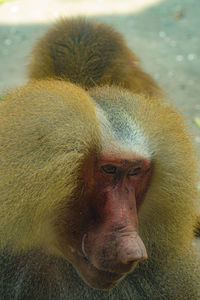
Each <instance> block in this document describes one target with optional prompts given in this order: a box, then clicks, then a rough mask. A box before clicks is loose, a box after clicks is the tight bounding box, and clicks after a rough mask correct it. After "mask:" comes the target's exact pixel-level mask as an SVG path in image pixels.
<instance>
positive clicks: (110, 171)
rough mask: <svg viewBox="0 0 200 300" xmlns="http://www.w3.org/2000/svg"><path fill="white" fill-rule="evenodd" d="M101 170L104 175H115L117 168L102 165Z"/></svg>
mask: <svg viewBox="0 0 200 300" xmlns="http://www.w3.org/2000/svg"><path fill="white" fill-rule="evenodd" d="M101 170H102V171H103V172H104V173H106V174H116V172H117V167H116V166H114V165H104V166H102V167H101Z"/></svg>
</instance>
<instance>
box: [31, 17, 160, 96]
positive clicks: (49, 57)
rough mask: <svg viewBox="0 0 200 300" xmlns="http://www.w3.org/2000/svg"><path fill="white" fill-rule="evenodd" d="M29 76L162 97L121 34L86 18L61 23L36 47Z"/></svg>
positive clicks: (64, 20)
mask: <svg viewBox="0 0 200 300" xmlns="http://www.w3.org/2000/svg"><path fill="white" fill-rule="evenodd" d="M29 75H30V78H31V79H46V78H61V79H64V80H70V81H71V82H73V83H76V84H79V85H81V86H83V87H84V88H86V89H88V88H91V87H95V86H98V85H105V84H109V85H111V84H114V85H117V86H121V87H124V88H127V89H130V90H132V91H134V92H136V93H141V94H147V95H150V96H153V95H156V96H157V95H160V94H161V91H160V89H159V87H158V86H157V84H156V83H155V82H154V80H153V79H152V78H151V77H150V76H149V75H148V74H146V73H145V72H143V71H142V70H141V68H140V66H139V59H138V58H137V57H136V56H135V54H134V53H133V52H132V51H131V50H130V49H129V48H128V47H127V45H126V43H125V41H124V39H123V37H122V36H121V35H120V34H119V33H118V32H116V31H115V30H114V29H113V28H112V27H110V26H108V25H106V24H101V23H98V22H94V21H88V20H85V19H83V18H80V19H63V20H60V21H59V22H58V23H57V24H56V25H54V27H52V28H50V29H49V30H48V31H47V33H46V34H45V35H44V37H42V38H41V39H40V40H39V41H38V42H37V44H36V46H35V47H34V50H33V52H32V55H31V62H30V65H29Z"/></svg>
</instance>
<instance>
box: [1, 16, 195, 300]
mask: <svg viewBox="0 0 200 300" xmlns="http://www.w3.org/2000/svg"><path fill="white" fill-rule="evenodd" d="M94 32H95V34H94ZM72 33H73V34H72ZM79 33H81V37H84V39H83V44H84V43H85V41H89V42H88V43H89V45H90V47H91V48H88V47H86V48H85V47H83V45H82V44H81V42H80V35H79ZM98 34H99V36H98ZM69 35H70V36H71V37H72V38H71V40H70V39H69ZM94 37H95V39H94ZM104 37H105V38H104ZM65 38H67V40H66V39H65ZM108 41H110V44H109V42H108ZM77 45H78V46H77ZM81 45H82V46H81ZM110 46H111V48H112V49H110V48H109V47H110ZM70 47H71V48H70ZM99 47H100V48H99ZM101 47H103V48H101ZM67 49H68V50H67ZM77 49H78V50H77ZM91 49H94V53H95V55H94V56H93V55H92V56H90V55H91ZM63 50H64V52H63ZM72 50H73V51H72ZM75 50H77V51H75ZM110 50H112V51H111V52H112V55H111V54H110ZM85 51H86V52H85ZM74 53H75V54H74ZM77 53H78V54H77ZM102 53H103V54H104V55H103V56H101V54H102ZM74 55H75V56H74ZM77 55H78V56H77ZM79 55H80V60H79V59H78V57H79ZM99 55H100V56H99ZM85 57H86V60H85ZM88 58H90V59H91V60H89V64H88ZM130 60H131V61H135V60H137V59H136V58H135V56H134V55H133V54H132V53H131V51H130V50H129V49H128V48H127V47H126V45H125V43H124V41H123V39H122V38H121V36H120V35H119V34H118V33H116V32H114V31H113V29H111V28H110V27H108V26H107V25H103V24H98V23H95V22H89V21H85V20H83V19H78V20H77V21H76V20H63V21H60V23H58V24H57V25H56V27H54V28H53V29H50V31H49V32H47V34H46V36H45V37H44V38H43V39H41V40H40V41H39V42H38V44H37V45H36V47H35V49H34V51H33V56H32V61H31V64H30V76H31V78H35V79H40V80H33V81H31V82H29V83H28V84H27V85H26V86H24V87H21V88H17V89H14V90H13V91H11V92H10V93H8V94H7V95H5V96H4V97H3V101H2V102H1V103H0V141H1V142H0V165H1V172H2V174H3V176H2V177H1V179H0V191H1V193H0V233H1V235H0V250H1V255H0V281H1V287H0V299H2V300H3V299H6V300H13V299H16V300H29V299H32V300H47V299H48V300H49V299H56V300H72V299H75V300H99V299H101V300H135V299H137V300H141V299H155V300H158V299H159V300H160V299H163V300H164V299H168V300H174V299H183V300H197V299H199V298H200V285H199V282H200V260H199V255H198V253H197V249H196V248H195V247H194V246H193V239H194V226H195V220H196V219H197V216H198V213H199V207H198V191H197V181H198V172H197V165H198V164H197V158H196V154H195V151H194V147H193V145H192V142H191V139H190V136H189V134H188V132H187V128H186V126H185V124H184V123H185V122H184V119H183V117H182V116H181V115H180V114H179V113H178V112H177V111H176V110H175V109H174V108H173V107H171V106H170V105H168V104H167V103H165V101H164V100H162V101H161V100H160V99H159V97H158V95H159V94H161V92H160V90H159V88H158V87H157V85H156V84H155V83H154V81H153V80H152V79H151V78H150V77H149V76H148V75H147V74H145V73H143V72H142V71H141V70H140V68H139V67H137V66H135V64H133V65H132V64H131V63H130ZM76 62H77V63H76ZM49 77H52V79H51V80H43V78H49ZM57 77H59V80H55V78H57ZM61 79H64V81H61ZM70 80H71V81H72V82H73V83H76V84H79V85H81V86H83V87H84V88H86V89H87V90H88V91H87V92H85V91H84V90H83V89H82V88H80V87H77V86H76V85H74V84H72V83H69V82H67V81H70ZM105 83H106V84H107V86H102V85H103V84H105ZM109 84H113V85H119V86H120V88H119V87H116V86H115V87H114V86H113V87H112V86H110V87H109V86H108V85H109ZM96 85H101V87H96ZM93 86H95V88H92V87H93ZM122 87H126V88H128V89H130V90H131V92H130V91H129V92H128V91H126V90H124V89H122ZM132 91H134V92H137V93H132ZM132 128H133V132H132V133H133V139H132V140H131V137H130V130H131V129H132ZM111 129H112V134H113V135H111V134H110V132H111ZM114 138H115V139H114ZM113 140H114V142H116V141H117V143H118V144H119V142H121V148H120V147H118V148H114V150H113V151H118V154H119V155H121V156H123V155H124V153H125V151H132V152H131V153H134V152H137V151H138V149H140V148H138V147H140V146H141V145H145V148H144V149H142V151H143V152H144V153H147V156H148V158H149V159H150V160H151V164H152V167H153V171H152V178H151V182H150V184H149V186H148V190H147V192H146V194H145V196H144V199H143V204H142V205H141V207H140V209H139V211H138V221H139V233H140V236H141V238H142V240H143V242H144V244H145V246H146V249H147V253H148V260H146V261H144V262H141V263H139V264H138V266H137V267H136V269H135V270H134V271H133V272H132V273H129V274H128V275H127V276H125V277H124V278H123V280H122V281H121V282H119V283H118V285H116V286H115V287H114V288H113V289H112V290H109V291H102V290H96V289H93V288H91V287H89V286H88V285H87V284H86V283H85V282H84V281H83V280H82V279H81V277H80V276H79V274H77V272H76V271H75V269H76V267H75V268H74V266H73V264H71V263H70V261H72V258H73V255H74V253H73V252H74V248H73V247H71V244H70V243H71V242H73V245H75V244H77V246H79V245H78V244H79V243H78V241H79V240H80V236H81V235H82V234H83V232H84V228H85V227H86V228H87V224H88V221H89V220H90V218H91V216H92V213H93V210H92V208H93V201H92V204H91V202H90V201H89V200H87V197H86V196H85V195H86V194H87V193H89V192H90V190H89V191H88V187H89V186H90V185H89V180H90V179H88V177H89V176H88V177H87V176H86V177H85V174H90V176H91V177H92V174H93V173H92V172H93V164H94V162H96V161H97V160H98V158H99V156H101V155H102V153H103V152H104V151H105V150H106V151H107V149H109V148H110V147H112V143H113ZM118 144H117V145H118ZM121 149H122V150H121ZM120 151H121V152H120ZM139 154H141V153H139ZM85 200H86V201H85ZM92 200H93V199H92ZM94 201H95V199H94ZM70 232H71V235H70ZM66 233H67V234H66ZM101 279H102V280H103V277H102V278H100V281H101Z"/></svg>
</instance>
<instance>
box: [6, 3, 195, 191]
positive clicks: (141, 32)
mask: <svg viewBox="0 0 200 300" xmlns="http://www.w3.org/2000/svg"><path fill="white" fill-rule="evenodd" d="M77 15H86V16H88V17H90V18H93V19H96V20H99V21H103V22H106V23H109V24H111V25H112V26H113V27H114V28H116V29H117V30H118V31H120V32H121V33H122V34H123V35H124V37H125V39H126V41H127V43H128V45H129V46H130V48H131V49H132V50H133V51H134V52H135V53H136V54H137V55H138V56H139V57H140V58H141V61H142V65H143V67H144V69H145V70H146V71H147V72H149V73H150V74H151V75H152V76H153V77H154V78H155V79H156V80H157V82H158V83H159V84H160V86H161V87H162V88H163V89H164V90H165V92H166V94H167V95H168V96H169V99H170V101H172V102H173V103H174V105H175V106H176V107H178V108H179V110H181V111H182V112H183V114H184V115H185V116H186V117H187V119H188V124H189V126H190V130H191V132H192V133H193V135H194V141H195V145H196V147H197V151H198V156H199V158H200V128H198V126H197V125H196V124H195V122H194V118H195V117H199V118H200V35H199V28H200V1H199V0H163V1H162V0H160V1H159V0H123V1H121V0H71V1H70V0H42V1H41V0H34V1H32V0H21V1H20V0H19V1H10V2H7V3H4V4H2V5H0V70H1V72H0V93H2V92H3V91H4V90H5V89H7V88H10V87H13V86H16V85H21V84H23V83H25V82H26V80H27V76H26V66H27V63H28V57H29V53H30V51H31V49H32V46H33V44H34V43H35V41H36V40H37V39H38V38H39V37H40V36H41V35H42V34H43V33H44V32H45V31H46V29H47V28H48V27H49V26H51V24H52V23H53V22H54V21H55V20H56V18H58V17H60V16H77ZM199 161H200V160H199ZM199 187H200V185H199Z"/></svg>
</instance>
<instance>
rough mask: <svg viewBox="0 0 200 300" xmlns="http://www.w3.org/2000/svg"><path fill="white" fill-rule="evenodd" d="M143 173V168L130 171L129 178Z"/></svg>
mask: <svg viewBox="0 0 200 300" xmlns="http://www.w3.org/2000/svg"><path fill="white" fill-rule="evenodd" d="M141 171H142V168H135V169H133V170H131V171H129V173H128V176H137V175H138V174H139V173H140V172H141Z"/></svg>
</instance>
